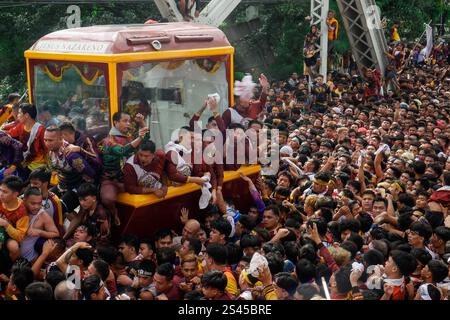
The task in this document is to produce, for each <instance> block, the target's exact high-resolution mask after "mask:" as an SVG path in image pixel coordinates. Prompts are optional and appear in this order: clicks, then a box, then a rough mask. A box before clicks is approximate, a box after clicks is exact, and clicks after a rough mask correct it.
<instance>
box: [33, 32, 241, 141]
mask: <svg viewBox="0 0 450 320" xmlns="http://www.w3.org/2000/svg"><path fill="white" fill-rule="evenodd" d="M155 42H157V43H156V44H155ZM233 53H234V49H233V47H231V46H230V44H229V43H228V40H227V39H226V37H225V35H224V34H223V33H222V31H220V30H219V29H217V28H213V27H209V26H199V25H193V24H189V23H174V24H156V25H127V26H98V27H88V28H80V29H74V30H62V31H58V32H56V33H52V34H50V35H47V36H45V37H43V38H42V39H40V40H39V41H38V42H36V43H35V44H34V45H33V47H32V48H31V49H30V50H28V51H26V52H25V57H26V59H27V73H28V83H29V92H30V93H31V94H29V97H30V100H31V102H32V103H34V104H35V105H36V107H37V109H38V120H39V121H40V122H41V123H42V124H44V125H46V126H49V125H57V124H60V123H62V122H65V121H70V122H71V123H72V124H73V125H74V126H75V128H76V129H77V130H79V131H81V132H83V133H86V134H89V135H91V136H93V137H94V138H95V139H96V141H97V142H100V141H101V139H102V138H103V137H105V136H106V135H107V134H108V131H109V129H110V127H111V125H112V123H111V117H112V115H113V114H114V113H115V112H117V111H119V110H121V111H125V112H127V113H129V114H130V115H131V116H132V117H134V116H135V115H136V114H137V113H141V114H143V115H144V116H145V118H146V121H147V124H148V126H149V128H150V135H151V139H152V140H153V141H154V142H155V143H156V145H157V147H158V148H162V147H163V146H164V145H165V144H166V143H167V142H168V141H169V140H170V138H171V135H172V133H173V131H174V130H176V129H178V128H180V127H183V126H186V125H188V124H189V120H190V119H191V117H192V116H193V115H194V113H195V112H197V111H198V110H199V109H200V107H201V106H202V104H203V103H204V101H205V100H206V99H207V97H208V95H209V94H213V93H218V94H219V95H220V97H221V99H220V103H219V108H220V110H219V111H220V112H223V111H225V109H226V108H227V107H228V106H229V105H230V104H232V103H233V101H232V95H231V92H232V83H233ZM211 115H212V113H211V112H204V114H203V115H202V118H201V121H203V127H204V126H205V125H206V122H207V120H208V118H209V117H210V116H211Z"/></svg>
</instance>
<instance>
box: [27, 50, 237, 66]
mask: <svg viewBox="0 0 450 320" xmlns="http://www.w3.org/2000/svg"><path fill="white" fill-rule="evenodd" d="M223 54H229V55H233V54H234V48H233V47H219V48H210V49H191V50H170V51H155V52H135V53H118V54H76V53H64V52H39V51H32V50H27V51H25V58H27V59H39V60H59V61H77V62H78V61H79V62H112V63H121V62H133V61H152V60H167V59H181V58H193V57H204V56H219V55H223Z"/></svg>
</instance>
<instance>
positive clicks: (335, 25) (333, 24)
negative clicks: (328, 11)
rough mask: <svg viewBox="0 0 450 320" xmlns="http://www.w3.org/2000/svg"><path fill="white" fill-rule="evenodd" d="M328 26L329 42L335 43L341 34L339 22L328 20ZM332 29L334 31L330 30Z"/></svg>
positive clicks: (333, 19)
mask: <svg viewBox="0 0 450 320" xmlns="http://www.w3.org/2000/svg"><path fill="white" fill-rule="evenodd" d="M327 24H328V28H329V29H328V40H329V41H333V40H336V39H337V38H338V32H339V22H338V21H337V20H336V19H335V18H332V19H328V20H327ZM330 27H332V28H333V29H330Z"/></svg>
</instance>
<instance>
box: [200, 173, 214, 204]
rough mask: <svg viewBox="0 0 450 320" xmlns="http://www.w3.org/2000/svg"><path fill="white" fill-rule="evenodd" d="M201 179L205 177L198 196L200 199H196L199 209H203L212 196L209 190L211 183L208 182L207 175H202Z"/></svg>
mask: <svg viewBox="0 0 450 320" xmlns="http://www.w3.org/2000/svg"><path fill="white" fill-rule="evenodd" d="M202 179H206V182H205V183H204V184H203V185H202V195H201V196H200V200H199V201H198V206H199V207H200V209H205V208H206V207H207V206H208V203H209V200H211V197H212V194H211V191H209V189H211V187H212V185H211V183H209V177H208V176H203V177H202Z"/></svg>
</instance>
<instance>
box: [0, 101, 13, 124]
mask: <svg viewBox="0 0 450 320" xmlns="http://www.w3.org/2000/svg"><path fill="white" fill-rule="evenodd" d="M11 116H12V104H7V105H5V106H4V107H3V109H2V110H1V111H0V126H1V125H2V124H4V123H5V122H7V121H8V120H9V119H10V118H11Z"/></svg>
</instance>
